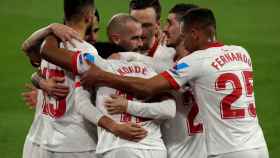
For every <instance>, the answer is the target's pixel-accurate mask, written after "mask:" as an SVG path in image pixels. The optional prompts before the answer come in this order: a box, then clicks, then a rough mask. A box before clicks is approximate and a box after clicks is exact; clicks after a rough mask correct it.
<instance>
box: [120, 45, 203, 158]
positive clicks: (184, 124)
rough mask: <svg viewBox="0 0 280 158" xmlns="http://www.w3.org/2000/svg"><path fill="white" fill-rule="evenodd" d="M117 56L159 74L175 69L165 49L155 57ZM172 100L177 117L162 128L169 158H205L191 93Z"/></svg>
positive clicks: (124, 53)
mask: <svg viewBox="0 0 280 158" xmlns="http://www.w3.org/2000/svg"><path fill="white" fill-rule="evenodd" d="M164 48H167V50H168V51H162V50H165V49H164ZM160 51H161V52H160ZM169 51H170V52H169ZM167 52H169V53H167ZM120 55H121V59H123V60H128V61H140V62H143V63H145V64H147V65H149V66H151V67H153V68H154V70H156V71H157V72H158V73H160V72H162V71H164V70H166V69H169V68H171V67H172V66H173V65H174V55H173V53H172V50H171V49H170V48H168V47H165V46H160V47H159V48H158V49H157V52H156V54H155V55H157V56H156V57H150V56H145V55H142V54H139V53H136V52H122V53H120ZM160 55H162V56H160ZM165 55H166V56H165ZM171 55H172V56H171ZM163 58H164V59H163ZM168 58H169V59H168ZM171 65H172V66H171ZM174 96H175V99H176V116H175V118H173V119H170V120H167V121H165V122H164V123H163V124H162V126H161V131H162V135H163V141H164V143H165V145H166V148H167V151H168V152H167V153H168V157H169V158H177V157H197V158H206V157H207V152H206V144H205V131H204V130H203V123H202V122H203V121H202V117H201V116H200V112H199V111H200V110H199V108H198V106H197V104H196V102H195V101H194V100H192V98H193V95H192V92H191V91H190V90H188V91H185V92H176V93H174ZM187 99H191V101H190V102H188V103H186V102H184V100H187ZM197 148H199V150H197Z"/></svg>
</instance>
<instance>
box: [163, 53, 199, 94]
mask: <svg viewBox="0 0 280 158" xmlns="http://www.w3.org/2000/svg"><path fill="white" fill-rule="evenodd" d="M202 72H203V61H202V60H201V59H200V58H197V56H196V55H192V54H191V55H189V56H185V57H184V58H182V59H181V60H179V61H178V62H177V63H176V64H175V65H174V66H173V67H172V68H171V69H169V70H167V71H164V72H162V73H161V76H162V77H164V78H165V79H166V80H167V81H168V82H169V84H170V85H171V87H172V88H173V89H175V90H178V89H180V88H181V87H183V86H184V85H185V84H186V83H187V82H188V81H190V80H192V79H195V78H197V77H199V76H200V75H201V74H202Z"/></svg>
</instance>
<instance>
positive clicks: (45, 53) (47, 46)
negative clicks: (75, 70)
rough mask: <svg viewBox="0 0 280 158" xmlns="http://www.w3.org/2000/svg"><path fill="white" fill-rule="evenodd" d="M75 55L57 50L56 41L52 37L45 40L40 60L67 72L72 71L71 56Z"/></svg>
mask: <svg viewBox="0 0 280 158" xmlns="http://www.w3.org/2000/svg"><path fill="white" fill-rule="evenodd" d="M76 54H77V53H76V52H73V51H68V50H66V49H62V48H59V42H58V39H57V38H56V37H55V36H53V35H49V36H48V37H47V38H46V39H45V41H44V43H43V46H42V48H41V56H42V58H44V59H45V60H47V61H49V62H51V63H53V64H55V65H57V66H60V67H62V68H64V69H66V70H68V71H72V64H71V63H72V56H74V55H76Z"/></svg>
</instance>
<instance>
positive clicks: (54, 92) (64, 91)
mask: <svg viewBox="0 0 280 158" xmlns="http://www.w3.org/2000/svg"><path fill="white" fill-rule="evenodd" d="M31 82H32V84H33V85H34V86H35V87H36V88H37V89H42V90H43V91H45V92H47V93H48V95H51V96H53V97H55V98H63V97H66V96H67V95H68V93H69V88H68V87H67V86H65V85H64V84H63V82H64V78H63V77H53V78H50V79H44V78H43V77H41V76H40V75H39V74H38V72H35V73H33V74H32V76H31Z"/></svg>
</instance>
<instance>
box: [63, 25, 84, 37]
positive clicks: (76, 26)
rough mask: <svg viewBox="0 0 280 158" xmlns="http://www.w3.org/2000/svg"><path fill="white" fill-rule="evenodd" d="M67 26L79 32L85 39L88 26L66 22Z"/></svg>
mask: <svg viewBox="0 0 280 158" xmlns="http://www.w3.org/2000/svg"><path fill="white" fill-rule="evenodd" d="M66 25H67V26H69V27H71V28H72V29H74V30H75V31H77V32H78V33H79V35H80V37H81V38H82V39H84V38H85V35H86V26H85V24H83V23H79V22H75V23H74V22H66Z"/></svg>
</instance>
